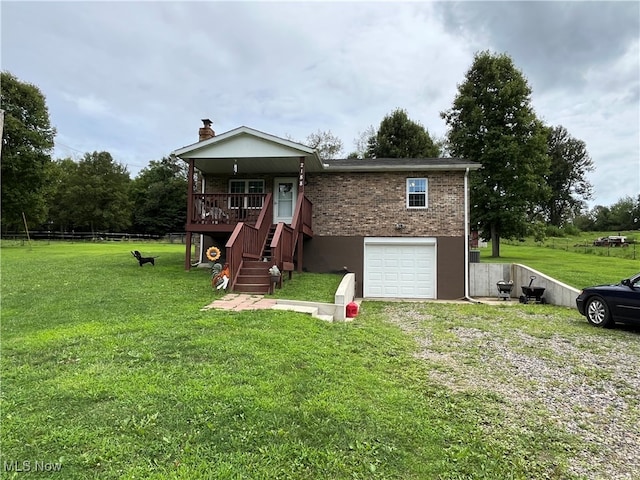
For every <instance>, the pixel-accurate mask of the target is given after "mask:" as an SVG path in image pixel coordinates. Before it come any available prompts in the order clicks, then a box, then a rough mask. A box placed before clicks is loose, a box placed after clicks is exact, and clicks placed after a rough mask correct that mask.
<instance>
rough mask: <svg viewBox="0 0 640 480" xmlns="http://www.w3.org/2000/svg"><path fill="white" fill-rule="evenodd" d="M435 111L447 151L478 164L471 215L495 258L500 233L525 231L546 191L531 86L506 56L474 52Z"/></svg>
mask: <svg viewBox="0 0 640 480" xmlns="http://www.w3.org/2000/svg"><path fill="white" fill-rule="evenodd" d="M441 116H442V118H443V119H444V120H445V121H446V123H447V125H448V127H449V130H448V132H447V138H448V146H449V150H450V151H451V154H452V155H454V156H456V157H462V158H466V159H468V160H471V161H476V162H479V163H481V164H482V167H481V168H480V169H479V170H478V171H476V172H474V173H473V174H472V175H471V217H472V221H473V222H474V223H475V224H477V225H478V227H479V229H480V231H481V233H482V234H483V236H484V237H487V236H490V238H491V241H492V255H493V256H494V257H499V256H500V238H517V237H520V236H524V235H526V233H527V231H528V226H529V225H530V221H531V213H532V212H533V211H534V210H535V208H536V206H538V205H540V204H541V203H542V202H543V201H544V200H545V199H546V198H547V196H548V191H549V189H548V187H547V186H546V175H548V173H549V156H548V155H547V136H546V130H545V128H544V126H543V125H542V123H541V122H540V121H539V120H538V118H537V117H536V115H535V113H534V111H533V108H532V106H531V88H530V87H529V85H528V83H527V80H526V79H525V77H524V76H523V74H522V73H521V72H520V71H519V70H518V69H516V67H515V66H514V64H513V62H512V60H511V58H510V57H509V56H507V55H505V54H500V55H494V54H491V53H490V52H486V51H485V52H480V53H477V54H476V55H475V56H474V61H473V64H472V66H471V68H470V69H469V70H468V71H467V73H466V76H465V80H464V82H463V83H462V84H460V85H459V87H458V93H457V95H456V97H455V99H454V101H453V106H452V108H451V109H450V110H448V111H445V112H442V113H441Z"/></svg>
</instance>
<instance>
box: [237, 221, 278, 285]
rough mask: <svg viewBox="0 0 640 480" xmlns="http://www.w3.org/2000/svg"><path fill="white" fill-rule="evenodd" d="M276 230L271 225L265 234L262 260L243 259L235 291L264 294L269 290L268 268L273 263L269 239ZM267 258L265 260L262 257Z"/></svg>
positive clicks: (269, 277)
mask: <svg viewBox="0 0 640 480" xmlns="http://www.w3.org/2000/svg"><path fill="white" fill-rule="evenodd" d="M275 231H276V226H275V225H272V226H271V228H270V229H269V233H268V235H267V241H266V242H265V244H264V248H263V251H262V260H244V261H243V262H242V267H241V268H240V273H239V274H238V280H237V281H236V285H235V287H234V289H233V291H234V292H237V293H256V294H260V295H264V294H265V293H269V291H270V287H271V285H270V282H271V276H270V275H269V268H271V267H272V266H273V265H272V263H270V261H271V240H273V235H274V233H275ZM265 258H266V259H267V261H266V262H265V261H264V259H265Z"/></svg>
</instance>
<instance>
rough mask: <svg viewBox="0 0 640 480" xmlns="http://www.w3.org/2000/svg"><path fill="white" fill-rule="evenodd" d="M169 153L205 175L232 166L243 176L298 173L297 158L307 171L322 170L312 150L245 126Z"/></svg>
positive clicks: (316, 155)
mask: <svg viewBox="0 0 640 480" xmlns="http://www.w3.org/2000/svg"><path fill="white" fill-rule="evenodd" d="M172 154H173V155H175V156H177V157H179V158H181V159H182V160H185V161H188V160H190V159H193V160H194V163H195V167H196V168H197V169H198V170H200V171H202V172H204V173H220V172H231V171H232V170H233V169H234V167H235V168H237V169H238V171H241V172H243V173H265V172H288V171H291V172H297V171H298V170H299V168H300V158H304V162H305V169H306V170H307V171H320V170H322V168H323V167H322V162H321V161H320V157H319V156H318V153H317V152H316V151H315V149H313V148H311V147H308V146H306V145H302V144H301V143H296V142H293V141H291V140H287V139H285V138H280V137H276V136H275V135H270V134H268V133H264V132H261V131H259V130H255V129H253V128H249V127H245V126H242V127H238V128H235V129H233V130H229V131H228V132H224V133H222V134H220V135H216V136H215V137H213V138H210V139H208V140H203V141H201V142H197V143H193V144H191V145H187V146H186V147H182V148H179V149H177V150H175V151H174V152H173V153H172Z"/></svg>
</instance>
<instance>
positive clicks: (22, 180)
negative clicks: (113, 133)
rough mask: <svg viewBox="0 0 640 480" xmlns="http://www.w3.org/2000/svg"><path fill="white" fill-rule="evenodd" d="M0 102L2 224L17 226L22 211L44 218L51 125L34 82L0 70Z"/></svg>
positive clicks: (32, 220)
mask: <svg viewBox="0 0 640 480" xmlns="http://www.w3.org/2000/svg"><path fill="white" fill-rule="evenodd" d="M0 82H1V83H2V91H1V92H0V102H1V105H2V109H3V110H4V128H3V137H2V165H1V171H0V175H1V176H2V202H1V203H2V210H1V215H2V227H3V228H4V229H5V230H8V229H17V228H20V227H21V226H22V224H23V220H22V213H23V212H24V214H25V216H26V218H27V219H28V221H29V223H31V224H33V225H38V224H40V223H42V222H44V221H45V219H46V216H47V205H46V201H45V192H46V189H47V187H48V182H47V178H46V175H45V171H46V168H47V165H48V164H49V163H50V162H51V150H52V149H53V139H54V137H55V133H56V131H55V129H54V128H53V127H52V126H51V122H50V120H49V110H48V109H47V105H46V101H45V97H44V95H43V94H42V92H41V91H40V89H38V87H36V86H35V85H31V84H29V83H24V82H21V81H20V80H18V79H17V78H16V77H15V76H13V75H12V74H11V73H9V72H2V73H1V74H0Z"/></svg>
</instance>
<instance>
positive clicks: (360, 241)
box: [173, 120, 480, 299]
mask: <svg viewBox="0 0 640 480" xmlns="http://www.w3.org/2000/svg"><path fill="white" fill-rule="evenodd" d="M203 122H204V127H203V128H200V131H199V141H198V142H197V143H194V144H192V145H189V146H186V147H183V148H180V149H177V150H175V151H174V152H173V155H174V156H176V157H178V158H180V159H182V160H184V161H185V162H187V163H188V165H189V176H188V178H189V192H190V195H189V196H188V205H187V208H188V215H187V225H186V231H187V253H186V257H185V268H186V269H189V268H190V267H191V266H192V264H193V263H194V261H195V263H201V262H202V263H208V260H207V258H206V256H205V251H206V249H207V248H208V247H209V246H211V245H215V246H218V247H219V248H220V250H221V251H222V253H223V258H222V259H221V260H219V261H220V262H225V263H228V264H229V266H230V269H231V277H232V279H231V288H232V289H233V290H235V291H245V292H266V291H267V289H268V288H269V276H268V272H267V270H268V268H269V267H270V266H271V265H273V264H276V265H278V267H279V268H280V270H281V271H283V272H291V271H293V270H298V271H303V270H305V271H310V272H342V271H349V272H354V273H355V274H356V279H357V287H356V295H358V296H362V297H365V298H367V297H371V298H376V297H378V298H390V297H395V298H432V299H456V298H462V297H465V296H468V280H467V279H468V255H469V254H468V248H469V247H468V241H467V238H468V237H469V230H468V222H469V220H468V211H469V204H468V196H469V192H468V175H469V171H471V170H475V169H478V168H479V167H480V165H479V164H478V163H473V162H468V161H465V160H462V159H455V158H426V159H425V158H421V159H404V158H402V159H336V160H322V159H320V158H319V157H318V155H317V153H316V151H315V150H313V149H311V148H309V147H307V146H305V145H301V144H298V143H295V142H292V141H289V140H285V139H282V138H279V137H275V136H273V135H269V134H266V133H263V132H260V131H257V130H254V129H251V128H248V127H239V128H236V129H234V130H231V131H228V132H225V133H223V134H221V135H215V133H214V132H213V130H212V129H211V122H210V121H209V120H203ZM194 243H196V244H197V246H196V249H195V251H196V253H195V255H194V257H195V258H192V252H193V250H194V248H193V244H194ZM289 275H290V273H289Z"/></svg>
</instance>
